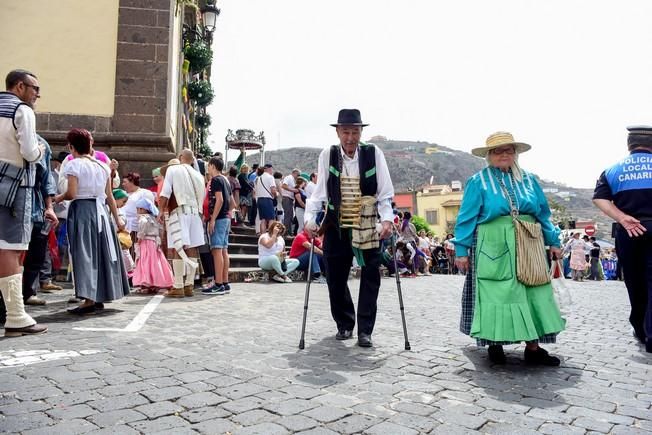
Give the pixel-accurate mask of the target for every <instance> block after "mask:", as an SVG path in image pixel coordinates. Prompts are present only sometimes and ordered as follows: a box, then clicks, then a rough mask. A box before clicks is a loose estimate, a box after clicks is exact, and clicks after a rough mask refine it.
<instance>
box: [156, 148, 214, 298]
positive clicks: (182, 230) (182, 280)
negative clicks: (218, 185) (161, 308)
mask: <svg viewBox="0 0 652 435" xmlns="http://www.w3.org/2000/svg"><path fill="white" fill-rule="evenodd" d="M194 160H195V156H194V155H193V153H192V151H190V150H188V149H185V150H183V151H182V152H181V155H180V156H179V160H176V159H172V160H171V161H170V162H169V163H168V164H167V165H166V166H164V167H162V168H161V174H162V175H164V177H165V180H164V181H163V188H162V189H161V195H160V197H159V205H160V208H161V210H163V211H164V212H163V213H162V214H161V215H160V216H159V219H160V220H161V222H163V220H166V221H167V222H166V230H167V240H168V248H170V249H174V250H175V253H174V254H173V259H172V271H173V272H174V286H173V288H172V289H171V290H170V291H168V293H167V294H166V296H168V297H175V298H182V297H184V296H192V295H193V289H194V286H195V272H196V271H197V266H198V263H197V259H198V258H199V252H198V250H197V247H198V246H201V245H203V244H204V226H203V224H202V219H201V212H202V204H203V201H204V195H205V193H206V191H205V184H204V177H203V176H202V175H201V174H200V173H199V171H197V170H196V169H195V168H194V167H193V163H194Z"/></svg>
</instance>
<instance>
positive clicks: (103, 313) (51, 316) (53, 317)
mask: <svg viewBox="0 0 652 435" xmlns="http://www.w3.org/2000/svg"><path fill="white" fill-rule="evenodd" d="M122 312H123V310H118V309H115V308H104V309H103V310H97V311H95V312H94V313H91V314H85V315H81V316H80V315H77V314H70V313H68V311H66V310H63V311H56V312H50V313H47V314H42V315H40V316H32V317H34V320H36V322H37V323H71V322H78V321H80V320H88V319H89V318H102V317H111V316H115V315H116V314H120V313H122Z"/></svg>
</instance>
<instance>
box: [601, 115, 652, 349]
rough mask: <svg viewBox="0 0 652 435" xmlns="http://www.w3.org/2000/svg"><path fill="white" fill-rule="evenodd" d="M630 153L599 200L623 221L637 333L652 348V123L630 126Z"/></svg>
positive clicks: (622, 255)
mask: <svg viewBox="0 0 652 435" xmlns="http://www.w3.org/2000/svg"><path fill="white" fill-rule="evenodd" d="M628 130H629V137H628V139H627V145H628V150H629V152H630V155H629V156H628V157H626V158H624V159H623V160H621V161H619V162H618V163H616V164H615V165H613V166H612V167H610V168H609V169H607V170H606V171H604V172H603V173H602V174H601V175H600V178H599V179H598V182H597V184H596V187H595V191H594V192H593V203H594V204H595V205H596V206H598V208H600V210H602V211H603V212H604V213H605V214H607V215H608V216H609V217H611V218H612V219H614V220H615V221H616V222H618V225H617V230H616V252H617V254H618V261H619V262H621V263H622V267H623V273H624V275H625V285H626V286H627V291H628V293H629V302H630V304H631V313H630V316H629V321H630V323H631V324H632V326H633V327H634V335H635V336H636V338H637V339H638V340H639V341H640V342H641V343H644V344H645V349H646V351H647V352H651V353H652V127H647V126H645V127H629V128H628Z"/></svg>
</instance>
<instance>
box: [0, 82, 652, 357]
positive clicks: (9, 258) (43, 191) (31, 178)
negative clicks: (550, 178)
mask: <svg viewBox="0 0 652 435" xmlns="http://www.w3.org/2000/svg"><path fill="white" fill-rule="evenodd" d="M6 89H7V92H2V93H0V137H2V141H3V147H0V174H1V175H0V291H1V294H2V300H1V303H0V321H3V323H4V325H5V336H21V335H30V334H40V333H43V332H46V331H47V326H44V325H39V324H37V323H36V322H35V321H34V319H33V318H32V317H31V316H30V315H29V314H28V313H27V312H26V310H25V305H42V304H45V301H44V300H43V299H41V298H39V297H38V292H39V291H42V292H53V291H60V290H61V287H60V286H57V285H56V284H55V283H54V282H53V281H52V278H53V276H54V275H55V274H56V272H57V271H58V270H60V267H61V265H62V264H65V263H68V268H69V270H70V271H71V273H72V279H73V282H74V290H75V298H74V300H75V301H76V302H78V305H77V306H75V307H73V308H70V309H69V310H68V312H69V313H71V314H73V315H85V314H91V313H94V312H96V311H98V310H103V309H104V304H105V303H109V302H112V301H115V300H117V299H120V298H122V297H124V296H126V295H128V294H129V293H130V291H131V290H132V288H135V289H136V291H139V292H144V293H150V292H158V291H160V290H162V289H167V292H166V293H165V295H166V296H168V297H173V298H183V297H192V296H193V295H194V289H195V280H196V278H197V275H198V273H199V271H200V270H203V275H204V276H205V277H212V279H210V280H208V282H207V283H206V284H205V285H204V286H203V287H202V289H201V293H202V294H206V295H224V294H228V293H229V292H230V290H231V286H230V283H229V267H230V258H229V254H228V244H229V234H230V232H231V225H232V223H236V224H240V225H247V223H248V225H250V226H253V227H254V231H255V232H256V234H257V235H258V236H259V238H258V264H259V266H260V268H262V269H264V270H269V271H271V272H273V273H274V275H273V277H272V279H273V280H274V281H277V282H281V283H287V282H291V279H290V277H289V276H288V275H289V274H290V273H292V272H293V271H294V270H305V271H306V273H307V274H308V276H309V278H311V279H313V280H315V281H317V282H325V283H326V284H327V285H328V290H329V299H330V305H331V313H332V316H333V319H334V321H335V323H336V325H337V334H336V336H335V337H336V338H337V339H338V340H346V339H349V338H351V337H352V334H353V332H352V331H353V328H354V326H355V324H356V321H357V324H358V345H359V346H361V347H370V346H372V340H371V334H372V332H373V329H374V324H375V318H376V311H377V307H376V300H377V297H378V290H379V286H380V267H381V266H382V265H383V264H384V265H385V266H386V267H387V268H388V269H389V270H390V273H392V274H401V275H403V276H418V275H429V274H430V273H431V272H438V273H455V272H457V271H459V272H461V273H466V279H465V284H464V288H463V292H462V310H461V321H460V330H461V331H462V332H463V333H465V334H467V335H470V336H471V337H473V338H474V339H475V340H476V342H477V344H478V345H479V346H488V347H489V350H488V355H489V359H490V360H491V361H492V362H494V363H496V364H504V363H505V360H506V357H505V353H504V350H503V346H504V345H508V344H514V343H520V342H523V341H524V342H525V343H526V346H525V353H524V359H525V361H526V362H527V363H530V364H538V365H549V366H557V365H559V363H560V360H559V358H557V357H555V356H552V355H550V354H548V352H547V351H546V350H544V349H543V348H542V347H540V344H541V343H554V342H555V341H556V338H557V335H558V334H559V333H560V332H562V331H563V330H564V329H565V320H564V319H563V318H562V316H561V313H560V311H559V307H558V305H557V304H556V302H555V299H554V297H553V291H552V287H551V284H550V279H549V273H548V272H547V270H548V268H549V265H548V260H549V259H547V258H546V256H545V248H544V246H548V247H549V248H548V249H549V254H550V256H551V257H552V258H553V259H555V258H557V259H561V258H563V256H564V254H566V255H567V256H568V258H569V260H568V267H569V269H570V273H571V276H572V279H573V280H576V281H582V280H584V279H585V278H588V279H592V280H602V279H604V277H605V271H604V268H603V267H602V264H601V261H600V260H601V248H600V245H599V244H598V243H597V241H596V240H595V238H593V239H590V238H588V237H586V236H585V237H584V238H582V239H581V238H580V234H579V233H575V234H571V235H570V236H569V239H568V240H567V241H564V246H563V249H562V240H561V237H560V230H559V228H558V227H556V226H554V225H553V224H552V222H551V219H550V217H551V212H550V208H549V206H548V202H547V199H546V197H545V195H544V194H543V191H542V189H541V187H540V186H539V184H538V181H537V179H536V177H534V176H533V175H532V174H530V173H529V172H527V171H525V170H523V169H522V168H521V167H520V165H519V164H518V155H519V154H520V153H523V152H526V151H528V150H529V149H530V148H531V147H530V145H528V144H526V143H523V142H518V141H515V140H514V138H513V137H512V135H511V134H509V133H506V132H498V133H495V134H493V135H491V136H489V137H488V138H487V141H486V144H485V146H482V147H479V148H475V149H474V150H472V153H473V154H474V155H477V156H480V157H484V158H486V161H487V167H486V168H484V169H482V170H481V171H479V172H478V173H476V174H475V175H473V176H472V177H471V178H470V179H469V180H468V181H467V183H466V186H465V192H464V197H463V201H462V204H461V208H460V212H459V215H458V218H457V222H456V226H455V235H454V236H453V234H449V235H447V236H446V238H445V240H444V241H443V242H442V243H440V242H439V240H438V239H437V238H435V237H433V236H432V234H428V233H427V232H426V231H423V230H422V231H419V232H417V230H416V227H415V225H414V223H412V222H411V220H412V216H411V214H410V213H409V212H402V213H400V212H398V211H397V210H396V209H395V206H394V204H393V203H392V202H391V200H392V198H393V196H394V191H393V186H392V183H391V178H390V176H389V170H388V168H387V163H386V161H385V158H384V154H383V153H382V151H381V150H380V149H379V148H378V147H375V146H373V145H370V144H365V143H363V142H361V141H360V137H361V133H362V128H363V127H365V126H366V125H367V124H364V123H362V120H361V115H360V112H359V111H358V110H355V109H343V110H341V111H340V113H339V115H338V121H337V123H335V124H331V125H332V126H333V127H335V128H336V133H337V136H338V138H339V140H340V144H339V145H334V146H332V147H329V148H326V149H324V150H323V151H322V152H321V154H320V156H319V160H318V162H317V166H318V170H317V171H316V172H314V173H312V174H310V175H307V174H303V173H301V171H300V170H299V169H293V170H292V171H291V173H290V174H288V175H286V176H283V174H281V173H279V172H274V168H273V165H272V164H270V163H266V164H264V165H262V166H258V167H257V166H256V165H254V166H252V168H251V171H250V170H249V167H248V166H247V165H242V166H241V167H240V168H237V167H230V168H228V169H226V168H225V162H224V160H223V159H222V156H221V155H220V154H219V153H215V155H213V156H212V157H210V159H209V160H208V161H207V162H205V161H204V160H203V159H201V158H200V159H198V158H196V156H195V155H193V153H192V151H190V150H188V149H184V150H183V151H182V152H181V153H180V155H179V156H178V158H174V159H171V160H170V161H169V162H168V163H167V164H166V165H164V166H162V167H160V168H156V169H154V170H153V172H152V179H153V180H154V182H155V184H154V186H153V187H152V188H150V189H145V188H143V187H141V186H140V181H141V177H140V175H139V174H137V173H135V172H130V173H127V174H124V175H123V176H121V175H120V172H119V167H120V165H119V163H118V162H117V161H115V160H112V159H110V157H109V156H108V155H106V154H105V153H103V152H101V151H99V150H96V149H94V147H93V137H92V135H91V133H90V132H89V131H87V130H84V129H78V128H73V129H71V130H70V131H69V132H68V134H67V136H66V139H67V145H66V148H67V149H66V151H63V152H60V153H58V154H57V155H56V157H53V156H52V151H51V149H50V146H49V144H48V143H47V142H46V141H45V140H44V139H43V138H41V137H40V136H38V135H37V133H36V129H35V127H36V122H35V114H34V111H33V109H34V107H35V105H36V102H37V99H38V98H39V96H40V86H39V83H38V79H37V77H36V76H35V75H34V74H33V73H31V72H28V71H24V70H14V71H11V72H10V73H9V74H8V75H7V77H6ZM628 146H629V150H630V152H631V156H630V157H629V158H628V159H625V160H623V161H622V162H619V163H617V164H616V165H614V166H613V167H611V168H610V169H608V170H607V171H605V172H604V173H603V174H602V175H601V177H600V179H599V181H598V184H597V187H596V190H595V195H594V202H595V204H596V205H597V206H598V207H599V208H600V209H601V210H602V211H604V212H605V213H606V214H607V215H609V216H610V217H612V218H613V219H614V220H616V221H617V222H618V226H617V237H616V241H617V246H618V256H619V257H620V259H621V261H622V268H623V273H624V279H625V284H626V286H627V289H628V291H629V294H630V302H631V305H632V314H631V316H630V322H631V323H632V326H633V327H634V333H635V336H636V337H637V339H639V340H640V341H641V342H642V343H643V344H645V345H646V349H647V351H648V352H652V342H650V339H649V338H648V337H650V336H651V335H652V310H651V309H649V301H650V300H652V296H650V294H649V290H648V285H649V284H648V283H649V282H650V279H649V273H651V270H650V269H652V267H651V265H652V258H649V248H648V237H649V236H648V235H647V234H648V233H647V230H648V227H649V220H648V218H647V217H646V216H652V210H649V204H650V203H651V202H649V201H647V199H649V198H647V196H645V195H647V194H649V192H652V185H648V184H649V183H650V182H648V181H647V180H649V179H650V177H648V176H647V175H646V174H636V173H632V172H634V171H638V170H639V169H640V170H646V168H647V167H648V166H649V165H643V164H637V165H633V164H630V163H631V162H634V161H636V162H638V163H640V162H647V163H652V162H650V160H651V159H650V158H649V154H650V153H651V152H652V128H649V127H636V128H632V129H630V135H629V138H628ZM636 168H639V169H636ZM639 172H640V171H639ZM317 174H320V175H319V176H318V175H317ZM639 175H640V176H639ZM641 194H643V196H641ZM642 198H644V200H643V199H642ZM636 216H639V217H636ZM524 234H525V235H528V236H524ZM285 235H289V236H293V237H294V238H293V242H292V244H291V247H290V249H289V252H288V250H287V249H286V245H285V240H284V236H285ZM311 252H312V253H313V256H314V257H312V258H310V253H311ZM200 265H201V266H200ZM353 265H357V267H359V268H360V269H361V274H360V278H361V279H360V294H359V298H358V310H357V316H356V310H355V307H354V305H353V301H352V299H351V295H350V291H349V288H348V278H349V271H350V269H351V267H352V266H353ZM200 267H201V269H200ZM542 274H543V278H541V275H542ZM406 342H407V335H406Z"/></svg>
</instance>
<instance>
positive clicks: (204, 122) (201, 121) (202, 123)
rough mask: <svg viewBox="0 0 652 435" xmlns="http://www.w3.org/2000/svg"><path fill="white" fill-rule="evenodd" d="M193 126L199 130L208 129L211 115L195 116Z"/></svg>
mask: <svg viewBox="0 0 652 435" xmlns="http://www.w3.org/2000/svg"><path fill="white" fill-rule="evenodd" d="M195 125H196V126H197V127H199V128H208V127H210V125H211V115H209V114H207V113H206V114H203V115H197V116H195Z"/></svg>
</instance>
